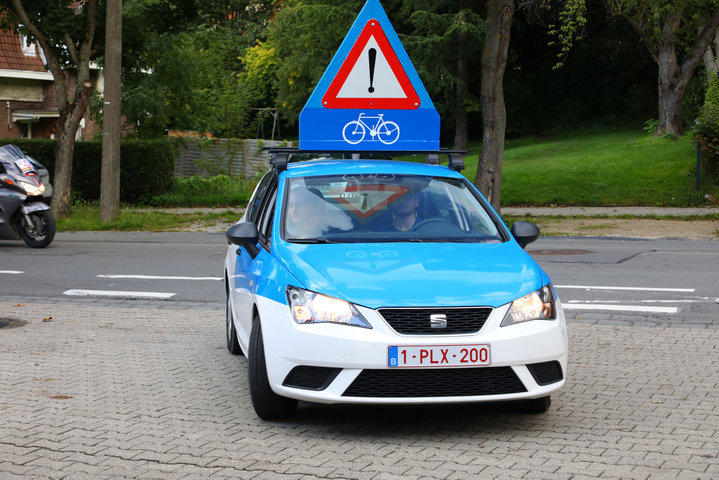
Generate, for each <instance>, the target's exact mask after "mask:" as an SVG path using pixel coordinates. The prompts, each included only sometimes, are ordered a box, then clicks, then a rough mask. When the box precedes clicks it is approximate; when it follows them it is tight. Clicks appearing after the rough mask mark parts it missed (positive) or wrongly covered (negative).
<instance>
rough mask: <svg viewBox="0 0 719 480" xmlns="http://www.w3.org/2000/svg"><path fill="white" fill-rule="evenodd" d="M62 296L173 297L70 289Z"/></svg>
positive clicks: (153, 293) (157, 293)
mask: <svg viewBox="0 0 719 480" xmlns="http://www.w3.org/2000/svg"><path fill="white" fill-rule="evenodd" d="M62 294H63V295H67V296H69V297H114V298H154V299H165V300H166V299H168V298H170V297H173V296H175V295H176V294H175V293H169V292H128V291H122V290H81V289H71V290H65V291H64V292H62Z"/></svg>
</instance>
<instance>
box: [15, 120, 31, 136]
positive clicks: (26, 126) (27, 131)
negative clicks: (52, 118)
mask: <svg viewBox="0 0 719 480" xmlns="http://www.w3.org/2000/svg"><path fill="white" fill-rule="evenodd" d="M18 125H19V126H20V138H32V124H31V123H30V122H18Z"/></svg>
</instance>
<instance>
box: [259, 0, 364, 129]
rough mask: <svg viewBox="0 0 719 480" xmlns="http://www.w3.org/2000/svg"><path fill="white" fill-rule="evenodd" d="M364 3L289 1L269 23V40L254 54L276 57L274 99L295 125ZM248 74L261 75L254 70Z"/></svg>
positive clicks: (351, 0)
mask: <svg viewBox="0 0 719 480" xmlns="http://www.w3.org/2000/svg"><path fill="white" fill-rule="evenodd" d="M363 3H364V2H363V1H361V0H344V1H330V0H309V1H307V2H303V3H299V2H288V4H287V5H286V6H285V8H283V9H282V10H281V11H279V12H278V13H277V15H276V16H275V17H274V19H273V20H272V22H271V23H270V25H269V37H268V41H267V42H266V43H264V44H261V45H259V46H258V49H259V51H257V52H255V53H256V55H258V56H259V55H263V56H265V57H267V58H275V59H276V68H275V72H274V77H275V78H274V82H273V83H274V86H273V88H274V90H275V91H276V92H277V93H276V95H277V96H276V99H275V102H276V106H277V107H279V109H280V111H281V112H282V117H283V118H284V119H285V121H287V122H288V123H289V124H290V125H294V124H296V122H297V120H298V118H299V114H300V111H301V110H302V107H304V105H305V103H306V101H307V99H308V98H309V97H310V95H311V94H312V91H313V90H314V87H315V85H316V84H317V82H318V81H319V79H320V77H321V76H322V74H323V73H324V71H325V69H326V68H327V65H329V63H330V60H332V57H333V55H334V54H335V52H336V51H337V48H338V47H339V46H340V43H342V39H343V38H344V37H345V35H346V34H347V31H348V30H349V28H350V26H351V25H352V22H353V21H354V19H355V17H356V16H357V13H359V11H360V9H361V7H362V4H363ZM262 50H264V52H263V53H262V52H261V51H262ZM269 52H273V53H271V54H270V53H269ZM270 55H271V56H270ZM254 66H257V65H254ZM249 73H250V74H251V75H258V72H256V71H253V70H250V71H249Z"/></svg>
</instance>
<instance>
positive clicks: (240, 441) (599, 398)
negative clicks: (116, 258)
mask: <svg viewBox="0 0 719 480" xmlns="http://www.w3.org/2000/svg"><path fill="white" fill-rule="evenodd" d="M0 312H1V313H0V323H2V322H3V321H4V322H6V323H9V325H8V326H5V327H3V328H0V372H1V373H0V479H3V480H5V479H14V478H42V479H45V478H52V479H60V478H78V479H79V478H91V479H98V478H99V479H105V478H161V479H175V478H207V477H210V478H240V479H310V478H328V479H345V478H358V479H393V478H397V479H399V478H402V479H419V478H432V479H435V478H442V479H444V478H449V479H464V478H520V477H521V478H533V479H534V478H551V479H565V478H566V479H570V478H571V479H580V478H597V477H599V478H631V479H640V478H671V479H674V478H686V479H689V478H691V479H696V478H701V479H711V478H719V458H718V457H719V388H717V387H718V385H717V383H718V382H719V362H717V359H718V358H719V356H718V355H717V353H718V349H719V347H718V345H719V330H718V329H707V328H691V326H688V328H668V327H663V326H654V327H644V326H621V325H603V324H591V325H590V324H585V323H579V322H577V321H572V322H571V323H570V325H569V331H570V349H571V353H570V355H571V356H570V371H569V375H568V381H567V385H566V387H565V388H564V389H563V390H562V391H560V392H559V393H558V394H556V395H555V396H553V404H552V407H551V408H550V411H549V412H548V413H547V414H545V415H525V414H521V413H519V412H517V411H516V409H515V410H513V409H512V408H510V407H507V406H486V405H481V404H474V405H466V406H452V407H451V408H447V407H444V406H425V407H411V408H409V407H391V408H390V407H381V408H378V407H366V406H363V407H357V406H325V405H322V406H320V405H310V404H301V405H300V409H299V412H298V415H297V416H296V417H294V418H293V419H291V420H289V421H284V422H263V421H261V420H259V419H258V418H257V417H256V416H255V414H254V411H253V410H252V407H251V405H250V399H249V393H248V387H247V378H246V360H245V358H244V357H241V356H240V357H234V356H232V355H230V354H229V353H228V352H227V350H226V349H225V345H224V343H225V340H224V312H222V311H218V310H190V309H185V310H165V309H157V308H150V307H149V306H148V307H147V308H139V307H136V308H117V307H115V308H110V307H107V306H83V305H41V304H32V303H27V304H13V303H8V302H0Z"/></svg>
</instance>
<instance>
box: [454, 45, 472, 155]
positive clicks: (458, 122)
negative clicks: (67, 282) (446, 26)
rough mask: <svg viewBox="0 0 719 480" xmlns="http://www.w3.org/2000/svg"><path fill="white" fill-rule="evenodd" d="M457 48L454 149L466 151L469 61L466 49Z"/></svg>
mask: <svg viewBox="0 0 719 480" xmlns="http://www.w3.org/2000/svg"><path fill="white" fill-rule="evenodd" d="M458 48H459V58H457V88H456V93H457V95H456V97H455V99H456V102H455V114H454V118H455V126H454V149H455V150H467V144H468V138H467V130H468V128H469V122H468V120H467V103H466V102H467V96H468V95H469V93H468V87H467V85H469V67H468V63H469V60H468V59H467V54H466V49H464V48H462V47H461V45H460V46H458Z"/></svg>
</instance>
